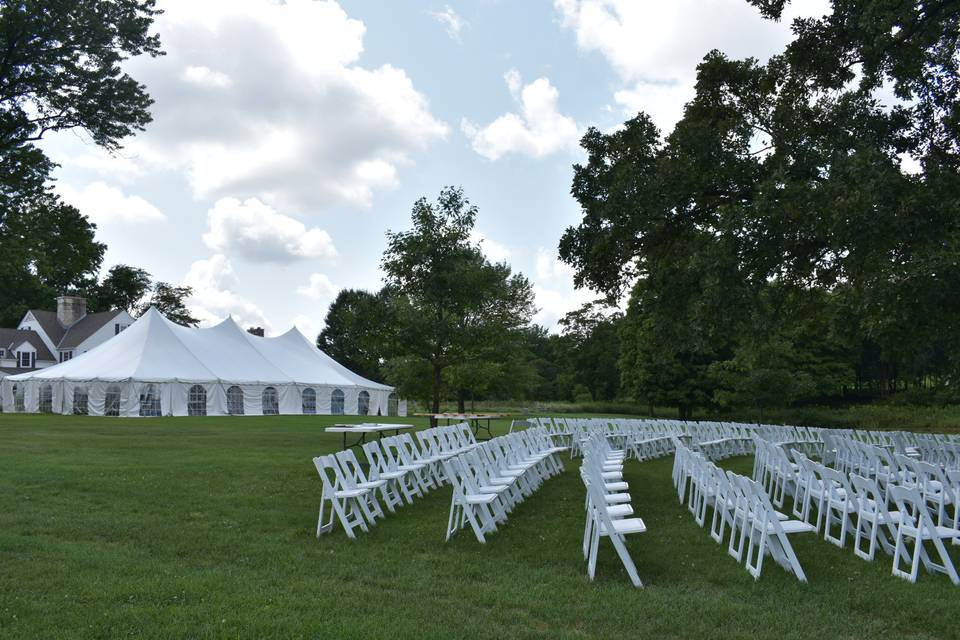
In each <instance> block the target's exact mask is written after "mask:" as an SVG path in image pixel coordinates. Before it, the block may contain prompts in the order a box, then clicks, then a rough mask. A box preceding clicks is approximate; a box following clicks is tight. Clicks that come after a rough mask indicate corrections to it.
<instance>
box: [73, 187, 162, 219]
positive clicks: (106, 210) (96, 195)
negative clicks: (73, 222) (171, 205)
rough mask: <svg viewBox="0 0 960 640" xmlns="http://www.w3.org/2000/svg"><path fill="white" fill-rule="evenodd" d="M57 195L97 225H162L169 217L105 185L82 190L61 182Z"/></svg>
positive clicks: (137, 197)
mask: <svg viewBox="0 0 960 640" xmlns="http://www.w3.org/2000/svg"><path fill="white" fill-rule="evenodd" d="M56 189H57V193H59V194H60V197H61V198H63V200H64V201H65V202H66V203H67V204H71V205H73V206H75V207H76V208H77V209H79V210H80V212H81V213H83V214H86V215H87V216H88V217H89V218H90V219H91V220H92V221H93V222H96V223H97V224H114V223H116V224H139V223H143V222H158V221H161V220H164V219H166V216H164V215H163V213H162V212H161V211H160V210H159V209H157V208H156V207H155V206H153V205H152V204H150V203H149V202H147V201H146V200H144V199H143V198H141V197H140V196H127V195H124V193H123V191H121V190H120V189H118V188H116V187H111V186H110V185H108V184H106V183H104V182H99V181H98V182H92V183H90V184H88V185H86V186H85V187H83V188H82V189H77V188H75V187H74V186H72V185H70V184H67V183H65V182H58V183H57V186H56Z"/></svg>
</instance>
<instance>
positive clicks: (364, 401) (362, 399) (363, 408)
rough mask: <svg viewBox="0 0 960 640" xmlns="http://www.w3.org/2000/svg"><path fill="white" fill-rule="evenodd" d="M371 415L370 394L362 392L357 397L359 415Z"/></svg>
mask: <svg viewBox="0 0 960 640" xmlns="http://www.w3.org/2000/svg"><path fill="white" fill-rule="evenodd" d="M369 413H370V392H369V391H361V392H360V395H358V396H357V415H358V416H365V415H368V414H369Z"/></svg>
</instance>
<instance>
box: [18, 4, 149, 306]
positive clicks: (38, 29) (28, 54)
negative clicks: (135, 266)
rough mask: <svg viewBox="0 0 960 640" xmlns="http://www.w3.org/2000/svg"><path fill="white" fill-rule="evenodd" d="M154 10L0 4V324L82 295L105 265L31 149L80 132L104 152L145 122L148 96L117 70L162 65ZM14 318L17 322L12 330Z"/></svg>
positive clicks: (78, 215)
mask: <svg viewBox="0 0 960 640" xmlns="http://www.w3.org/2000/svg"><path fill="white" fill-rule="evenodd" d="M156 13H157V11H156V9H155V8H154V1H153V0H20V1H11V2H3V3H2V4H0V255H2V256H3V260H0V263H2V265H0V272H2V275H3V278H2V281H3V282H4V286H3V287H0V309H3V315H2V318H0V319H2V320H3V323H4V324H6V323H9V322H15V321H16V320H17V319H18V318H16V316H17V315H18V314H20V313H22V310H23V309H26V308H29V307H38V306H39V307H44V306H48V305H50V304H51V303H52V300H53V297H54V296H55V295H56V294H57V293H62V292H64V291H66V290H68V289H72V288H81V289H82V288H85V287H88V286H89V285H90V284H91V282H92V279H93V277H94V276H95V274H96V272H97V270H98V269H99V267H100V263H101V260H102V257H103V251H104V248H105V247H104V246H103V245H102V244H100V243H97V242H96V241H95V240H94V232H95V230H96V226H95V225H93V224H92V223H91V222H90V221H89V220H88V219H87V218H86V217H85V216H84V215H83V213H82V212H78V211H77V210H76V209H74V208H73V207H70V206H67V205H65V204H63V203H62V202H60V200H59V199H58V198H57V197H56V196H55V194H53V192H52V191H51V189H50V185H49V179H50V174H51V171H52V170H53V168H54V164H53V163H52V162H51V161H50V159H49V158H47V157H46V155H45V154H44V153H43V152H42V151H41V150H40V149H39V148H38V147H37V146H36V145H35V144H34V143H36V142H37V141H39V140H40V139H42V138H43V137H44V136H45V135H46V134H48V133H50V132H57V131H67V130H77V131H80V132H82V133H83V134H84V135H85V136H87V137H89V139H90V140H92V141H93V142H94V143H95V144H97V145H100V146H102V147H104V148H106V149H108V150H110V151H115V150H117V149H119V148H120V146H121V144H122V140H123V138H125V137H126V136H128V135H130V134H133V133H135V132H136V131H139V130H142V129H143V127H144V126H145V125H146V124H147V123H148V122H149V121H150V112H149V107H150V104H151V102H152V101H151V99H150V97H149V96H148V95H147V92H146V89H145V87H143V85H141V84H139V83H137V82H136V81H135V80H134V79H133V78H131V77H130V76H129V75H127V74H126V73H124V72H123V70H122V68H121V65H122V62H123V61H124V60H125V59H127V58H129V57H131V56H137V55H141V54H147V55H154V56H155V55H160V54H161V52H160V42H159V39H158V36H156V35H151V34H150V33H149V30H150V26H151V24H152V21H153V17H154V16H155V15H156ZM11 318H13V320H11Z"/></svg>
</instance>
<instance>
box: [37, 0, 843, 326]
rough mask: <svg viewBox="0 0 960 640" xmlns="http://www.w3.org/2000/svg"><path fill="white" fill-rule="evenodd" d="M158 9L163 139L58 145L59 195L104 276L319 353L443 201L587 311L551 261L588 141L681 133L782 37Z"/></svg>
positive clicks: (537, 11)
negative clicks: (118, 145) (727, 70)
mask: <svg viewBox="0 0 960 640" xmlns="http://www.w3.org/2000/svg"><path fill="white" fill-rule="evenodd" d="M160 5H161V7H162V8H164V9H165V14H164V15H163V16H162V17H160V18H159V19H158V21H157V24H156V30H157V31H158V32H159V33H160V34H161V38H162V39H163V43H164V48H165V50H166V51H167V54H168V55H166V56H164V57H162V58H158V59H137V60H133V61H130V62H129V63H128V68H129V71H130V73H131V74H132V75H134V77H136V78H137V79H138V80H140V81H142V82H144V83H145V84H146V85H147V88H148V90H149V92H150V93H151V95H152V96H153V97H154V98H155V99H156V104H155V105H154V107H153V114H154V118H155V121H154V123H153V124H151V125H150V126H149V127H148V129H147V131H146V132H145V133H143V134H140V135H138V136H136V137H135V138H133V139H131V140H129V141H127V143H126V144H125V149H124V150H123V151H122V152H121V153H119V154H118V155H116V156H110V155H108V154H106V153H104V152H102V151H101V150H99V149H98V148H96V147H95V146H94V145H93V144H92V143H90V142H89V141H87V140H84V138H83V136H82V135H78V134H76V133H65V134H59V135H57V136H55V137H52V138H49V139H47V140H45V141H44V143H43V144H44V148H45V149H46V150H47V151H48V153H49V154H50V155H51V156H52V157H53V158H54V159H55V160H56V161H58V162H59V163H60V164H61V168H60V169H59V170H58V172H57V177H58V183H57V189H58V191H59V192H60V193H61V195H62V196H63V197H64V199H65V200H67V201H68V202H71V203H73V204H75V205H77V206H79V207H80V208H81V210H82V211H83V212H84V213H86V214H88V215H90V217H91V218H92V219H93V220H94V221H95V222H96V223H97V224H98V227H99V230H98V236H99V237H100V239H101V240H103V241H104V242H106V243H107V244H108V245H109V250H108V252H107V255H106V261H105V264H104V271H106V269H107V268H109V266H111V265H113V264H117V263H126V264H131V265H136V266H140V267H143V268H145V269H147V270H148V271H149V272H150V273H151V274H153V275H154V277H156V278H159V279H163V280H166V281H169V282H173V283H178V284H181V283H182V284H187V285H190V286H192V287H193V288H194V289H195V295H194V297H193V298H192V299H191V300H190V306H191V308H192V309H193V310H194V312H195V314H196V315H197V316H198V317H200V318H201V319H202V320H203V321H204V323H211V322H214V321H215V320H217V319H220V318H223V317H225V316H226V315H228V314H232V315H233V316H234V317H236V318H237V319H238V321H239V322H241V324H243V325H245V326H249V325H255V324H256V325H264V326H266V327H267V329H268V332H271V333H278V332H282V331H284V330H286V329H287V328H289V327H290V326H291V325H292V324H296V325H297V326H298V327H300V329H301V330H302V331H304V333H307V334H308V335H315V334H316V332H317V331H318V330H319V329H320V328H321V327H322V324H323V317H324V315H325V313H326V310H327V306H328V305H329V303H330V301H331V300H332V299H333V297H334V296H335V295H336V292H337V290H339V289H341V288H348V287H349V288H367V289H376V288H378V287H379V286H380V278H381V274H380V271H379V261H380V256H381V254H382V252H383V249H384V247H385V243H386V241H385V237H384V234H385V232H386V231H387V230H388V229H394V230H399V229H404V228H407V227H408V226H409V213H410V208H411V205H412V204H413V202H414V201H415V200H416V199H417V198H419V197H421V196H426V197H428V198H431V199H432V198H433V197H435V196H436V194H437V193H438V191H439V190H440V189H441V188H442V187H443V186H445V185H459V186H462V187H463V188H464V189H465V191H466V193H467V195H468V197H469V198H470V199H471V201H472V202H474V203H475V204H476V205H477V206H478V207H479V209H480V215H479V218H478V221H477V230H478V232H479V234H480V235H479V236H478V240H479V239H480V238H481V237H482V241H481V244H482V246H483V247H484V248H485V250H486V251H487V253H488V255H490V257H491V258H494V259H496V260H501V259H505V260H507V261H508V262H509V263H510V264H511V265H512V266H513V268H514V269H515V270H516V271H520V272H522V273H524V274H525V275H527V276H528V277H529V278H530V279H531V280H532V281H533V282H534V285H535V292H536V295H537V306H538V308H539V309H540V311H539V312H538V314H537V316H536V318H535V320H536V321H537V322H539V323H541V324H543V325H544V326H547V327H549V328H555V324H556V321H557V319H558V318H559V317H560V316H561V315H562V314H563V313H564V312H566V311H569V310H572V309H574V308H577V307H579V306H580V305H581V304H582V303H583V302H586V301H588V300H591V299H592V298H593V297H594V296H593V295H592V294H591V292H589V291H576V290H574V288H573V284H572V273H571V271H570V269H569V268H567V267H566V266H565V265H562V264H561V263H559V262H558V261H557V260H556V246H557V242H558V240H559V238H560V235H561V234H562V233H563V230H564V229H565V228H566V227H568V226H570V225H573V224H576V223H577V220H578V217H579V212H578V208H577V205H576V203H575V202H574V201H573V200H572V199H571V198H570V196H569V188H570V180H571V176H572V170H571V165H572V164H573V163H575V162H577V161H580V160H581V159H582V155H581V153H580V150H579V148H578V146H577V140H578V139H579V137H580V135H581V134H582V133H583V131H584V130H585V129H586V128H587V127H588V126H597V127H599V128H601V129H604V130H610V129H612V128H614V127H616V126H617V125H618V124H619V123H621V122H623V121H624V120H625V119H627V118H628V117H631V116H632V115H633V114H635V113H636V111H637V110H641V109H642V110H645V111H647V112H649V113H651V115H652V116H653V117H654V119H655V121H656V122H657V123H658V124H659V125H660V126H661V127H662V128H664V129H669V127H671V126H672V124H673V123H674V122H675V121H676V120H677V119H678V118H679V117H680V115H681V110H682V105H683V103H684V102H685V101H686V100H688V99H689V98H690V97H691V96H692V85H693V81H694V73H695V66H696V63H697V62H698V61H699V60H700V59H701V58H702V56H703V55H704V54H705V53H706V52H707V51H708V50H710V49H711V48H715V47H716V48H720V49H722V50H724V51H726V52H728V54H730V55H732V56H736V57H745V56H755V57H759V58H761V59H765V58H766V57H768V56H769V55H771V54H773V53H775V52H777V51H779V50H780V49H781V48H782V46H783V45H784V44H785V43H786V42H787V41H788V39H789V29H788V23H786V24H784V23H781V24H777V23H772V22H768V21H764V20H762V19H760V17H759V15H758V13H757V11H756V10H755V9H754V8H753V7H751V6H750V5H748V4H747V2H746V1H745V0H671V1H670V2H655V1H649V0H554V1H552V2H551V1H549V0H524V1H522V2H520V1H511V2H508V1H506V0H463V1H461V2H456V1H451V2H449V3H437V2H372V1H369V0H368V1H361V0H349V1H348V0H342V1H341V2H333V1H314V0H288V1H287V2H284V3H275V2H270V1H269V0H169V1H166V2H164V1H161V3H160ZM794 5H795V6H794V7H793V8H792V10H791V11H792V13H791V14H790V15H811V14H817V15H819V14H821V13H823V12H824V10H825V2H824V0H803V1H802V2H795V3H794Z"/></svg>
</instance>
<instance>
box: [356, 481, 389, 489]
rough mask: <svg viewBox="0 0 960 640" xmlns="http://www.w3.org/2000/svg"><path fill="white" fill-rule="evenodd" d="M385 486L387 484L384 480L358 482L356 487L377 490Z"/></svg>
mask: <svg viewBox="0 0 960 640" xmlns="http://www.w3.org/2000/svg"><path fill="white" fill-rule="evenodd" d="M385 484H387V481H386V480H371V481H370V482H358V483H357V487H359V488H360V489H379V488H380V487H382V486H383V485H385Z"/></svg>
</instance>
